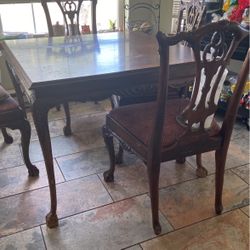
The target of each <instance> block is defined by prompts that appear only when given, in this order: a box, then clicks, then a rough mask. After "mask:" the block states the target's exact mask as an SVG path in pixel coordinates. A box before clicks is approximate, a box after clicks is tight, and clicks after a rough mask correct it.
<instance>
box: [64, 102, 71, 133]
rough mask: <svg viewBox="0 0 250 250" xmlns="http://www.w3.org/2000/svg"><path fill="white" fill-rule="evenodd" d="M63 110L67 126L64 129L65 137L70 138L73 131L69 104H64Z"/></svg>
mask: <svg viewBox="0 0 250 250" xmlns="http://www.w3.org/2000/svg"><path fill="white" fill-rule="evenodd" d="M63 108H64V112H65V118H66V125H65V127H64V128H63V133H64V135H65V136H70V135H72V131H71V119H70V111H69V103H68V102H64V103H63Z"/></svg>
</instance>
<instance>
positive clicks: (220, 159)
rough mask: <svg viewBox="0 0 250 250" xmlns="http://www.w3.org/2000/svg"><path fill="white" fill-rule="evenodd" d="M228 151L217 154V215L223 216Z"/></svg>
mask: <svg viewBox="0 0 250 250" xmlns="http://www.w3.org/2000/svg"><path fill="white" fill-rule="evenodd" d="M226 155H227V150H223V149H221V150H217V151H216V152H215V164H216V172H215V211H216V213H217V214H221V213H222V210H223V205H222V191H223V183H224V172H225V164H226Z"/></svg>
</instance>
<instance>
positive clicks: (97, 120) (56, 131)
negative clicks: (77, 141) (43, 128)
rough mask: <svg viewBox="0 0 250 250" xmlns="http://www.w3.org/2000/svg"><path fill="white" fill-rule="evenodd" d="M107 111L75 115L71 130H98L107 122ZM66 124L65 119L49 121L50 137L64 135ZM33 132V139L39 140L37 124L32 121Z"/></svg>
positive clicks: (73, 131) (75, 131)
mask: <svg viewBox="0 0 250 250" xmlns="http://www.w3.org/2000/svg"><path fill="white" fill-rule="evenodd" d="M105 115H106V113H105V112H102V113H97V114H89V115H82V116H73V117H72V118H71V130H72V133H73V134H74V133H79V132H82V131H90V130H96V129H97V128H100V129H101V127H102V126H103V125H104V122H105ZM64 126H65V120H64V119H60V120H52V121H49V131H50V137H51V138H52V137H56V136H63V135H64V134H63V128H64ZM31 128H32V133H31V140H32V141H34V140H38V136H37V133H36V129H35V125H34V123H33V122H32V123H31Z"/></svg>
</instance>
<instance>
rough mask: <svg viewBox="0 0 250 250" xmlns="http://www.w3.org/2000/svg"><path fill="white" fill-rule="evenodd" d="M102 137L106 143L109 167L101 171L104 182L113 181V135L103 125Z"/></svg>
mask: <svg viewBox="0 0 250 250" xmlns="http://www.w3.org/2000/svg"><path fill="white" fill-rule="evenodd" d="M102 133H103V139H104V142H105V144H106V147H107V149H108V153H109V159H110V167H109V170H107V171H105V172H104V173H103V177H104V180H105V181H106V182H113V181H114V171H115V149H114V142H113V135H112V134H111V133H110V131H109V130H108V129H107V128H106V126H103V128H102Z"/></svg>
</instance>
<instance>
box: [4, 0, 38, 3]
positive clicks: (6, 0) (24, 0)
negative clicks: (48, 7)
mask: <svg viewBox="0 0 250 250" xmlns="http://www.w3.org/2000/svg"><path fill="white" fill-rule="evenodd" d="M40 2H41V1H39V0H0V4H10V3H40Z"/></svg>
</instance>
